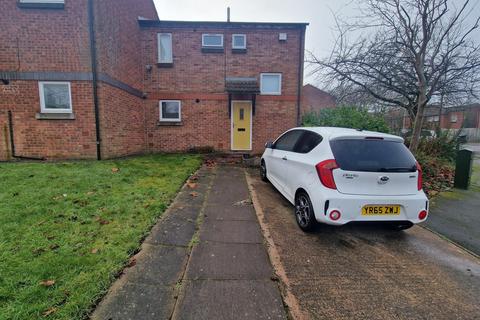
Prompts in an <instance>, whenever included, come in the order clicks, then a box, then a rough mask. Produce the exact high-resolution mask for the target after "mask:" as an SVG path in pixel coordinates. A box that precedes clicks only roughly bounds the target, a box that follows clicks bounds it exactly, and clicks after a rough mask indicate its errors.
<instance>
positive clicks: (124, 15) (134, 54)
mask: <svg viewBox="0 0 480 320" xmlns="http://www.w3.org/2000/svg"><path fill="white" fill-rule="evenodd" d="M139 16H142V17H146V18H149V19H156V18H157V12H156V10H155V6H154V4H153V0H101V1H95V19H96V20H95V32H96V38H97V42H96V45H97V59H98V72H102V73H106V74H108V75H110V76H111V77H113V78H115V79H117V80H120V81H123V82H125V83H127V84H129V85H131V86H133V87H135V88H137V89H139V90H141V89H142V86H143V72H144V70H145V66H144V65H143V64H142V52H141V30H140V27H139V25H138V21H137V19H138V17H139Z"/></svg>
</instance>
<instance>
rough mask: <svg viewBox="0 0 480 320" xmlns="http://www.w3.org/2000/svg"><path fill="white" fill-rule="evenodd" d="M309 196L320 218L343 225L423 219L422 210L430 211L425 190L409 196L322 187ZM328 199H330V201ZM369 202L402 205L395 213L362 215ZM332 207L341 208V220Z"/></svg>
mask: <svg viewBox="0 0 480 320" xmlns="http://www.w3.org/2000/svg"><path fill="white" fill-rule="evenodd" d="M316 193H317V194H316ZM310 196H311V197H310V198H311V201H312V204H313V208H314V211H315V217H316V219H317V221H319V222H322V223H327V224H332V225H343V224H346V223H349V222H354V221H410V222H412V223H420V222H423V221H425V220H426V218H425V219H423V220H421V219H419V217H418V215H419V213H420V212H421V211H422V210H426V211H427V212H428V206H429V205H428V199H427V197H426V196H425V193H424V192H423V191H420V192H419V193H417V194H415V195H408V196H360V195H345V194H341V193H339V192H338V191H336V190H328V191H327V192H325V190H322V192H311V194H310ZM327 200H328V202H327ZM366 205H399V206H400V214H395V215H393V214H392V215H362V208H363V207H364V206H366ZM333 210H337V211H339V212H340V214H341V216H340V218H339V219H338V220H333V219H332V218H331V217H330V213H331V212H332V211H333Z"/></svg>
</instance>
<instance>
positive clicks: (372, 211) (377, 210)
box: [362, 205, 400, 216]
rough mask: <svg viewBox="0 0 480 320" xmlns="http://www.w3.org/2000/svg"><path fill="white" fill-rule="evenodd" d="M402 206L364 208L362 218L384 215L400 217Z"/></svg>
mask: <svg viewBox="0 0 480 320" xmlns="http://www.w3.org/2000/svg"><path fill="white" fill-rule="evenodd" d="M399 214H400V206H398V205H387V206H364V207H363V208H362V216H383V215H399Z"/></svg>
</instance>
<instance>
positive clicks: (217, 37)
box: [202, 33, 223, 48]
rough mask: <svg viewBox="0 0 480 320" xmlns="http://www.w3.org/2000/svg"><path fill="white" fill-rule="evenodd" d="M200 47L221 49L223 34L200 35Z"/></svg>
mask: <svg viewBox="0 0 480 320" xmlns="http://www.w3.org/2000/svg"><path fill="white" fill-rule="evenodd" d="M202 47H204V48H223V34H206V33H204V34H202Z"/></svg>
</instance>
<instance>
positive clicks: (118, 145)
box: [0, 0, 307, 160]
mask: <svg viewBox="0 0 480 320" xmlns="http://www.w3.org/2000/svg"><path fill="white" fill-rule="evenodd" d="M160 10H161V8H160ZM0 12H1V19H0V80H1V81H0V129H1V131H0V134H1V139H0V160H8V159H11V158H15V157H26V158H44V159H62V158H63V159H65V158H71V159H78V158H97V159H102V158H112V157H119V156H125V155H130V154H140V153H150V152H174V151H188V150H195V149H213V150H217V151H221V152H241V153H259V152H261V150H262V148H263V145H264V143H265V142H266V141H267V140H271V139H273V138H274V137H276V136H277V135H278V134H280V133H281V132H283V131H284V130H286V129H288V128H290V127H292V126H295V125H297V123H298V122H299V117H300V103H301V88H302V78H303V52H304V37H305V28H306V26H307V24H306V23H257V22H230V21H226V22H193V21H163V20H159V19H158V15H157V11H156V9H155V6H154V4H153V1H152V0H102V1H100V0H3V1H1V2H0Z"/></svg>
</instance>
